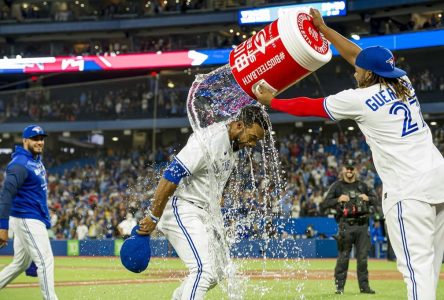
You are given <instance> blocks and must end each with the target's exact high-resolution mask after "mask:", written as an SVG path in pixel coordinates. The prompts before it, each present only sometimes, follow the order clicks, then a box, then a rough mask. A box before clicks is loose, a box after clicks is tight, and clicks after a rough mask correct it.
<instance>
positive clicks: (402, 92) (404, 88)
mask: <svg viewBox="0 0 444 300" xmlns="http://www.w3.org/2000/svg"><path fill="white" fill-rule="evenodd" d="M374 84H379V85H380V88H381V89H382V86H383V85H384V86H386V87H388V88H390V89H392V90H393V91H394V92H395V95H396V97H397V98H398V99H401V101H402V102H405V101H407V99H408V98H409V97H410V96H411V91H410V89H409V88H408V86H409V84H408V83H407V82H406V81H405V80H404V79H402V78H387V77H382V76H379V75H378V74H375V73H373V72H372V74H371V76H370V77H369V78H367V79H366V80H364V82H363V83H362V84H361V87H369V86H372V85H374Z"/></svg>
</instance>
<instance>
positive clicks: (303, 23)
mask: <svg viewBox="0 0 444 300" xmlns="http://www.w3.org/2000/svg"><path fill="white" fill-rule="evenodd" d="M311 20H312V17H311V16H310V15H307V14H305V13H300V14H298V15H297V24H298V27H299V31H300V32H301V34H302V36H303V37H304V39H305V41H306V42H307V44H309V45H310V46H311V47H312V48H313V49H314V50H316V52H318V53H320V54H326V53H327V51H328V49H329V48H328V42H327V40H326V39H323V38H322V37H321V36H320V33H319V32H318V30H317V29H316V27H315V26H314V25H313V23H312V22H311Z"/></svg>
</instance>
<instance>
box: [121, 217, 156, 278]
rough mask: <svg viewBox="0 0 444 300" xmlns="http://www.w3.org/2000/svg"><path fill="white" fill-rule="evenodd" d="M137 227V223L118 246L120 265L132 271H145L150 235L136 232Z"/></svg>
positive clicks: (149, 251) (149, 248)
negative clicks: (120, 246)
mask: <svg viewBox="0 0 444 300" xmlns="http://www.w3.org/2000/svg"><path fill="white" fill-rule="evenodd" d="M138 229H139V225H137V226H135V227H134V228H133V230H132V231H131V236H130V237H129V238H127V239H126V240H125V241H124V242H123V245H122V248H120V261H121V262H122V265H123V266H124V267H125V268H127V269H128V270H130V271H131V272H134V273H140V272H143V271H145V270H146V268H147V267H148V263H149V262H150V259H151V247H150V236H149V235H139V234H137V232H136V230H138Z"/></svg>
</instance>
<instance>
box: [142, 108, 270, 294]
mask: <svg viewBox="0 0 444 300" xmlns="http://www.w3.org/2000/svg"><path fill="white" fill-rule="evenodd" d="M268 124H269V120H268V116H267V115H266V113H265V112H264V111H263V110H262V108H261V107H259V106H245V107H243V108H242V109H241V110H240V112H239V114H238V116H237V118H236V119H235V120H234V121H233V120H231V121H229V122H228V123H226V122H220V123H215V124H213V125H210V126H208V127H206V128H204V129H201V130H200V131H196V132H195V133H193V134H192V135H191V136H190V138H189V140H188V142H187V144H186V145H185V147H184V148H182V150H181V151H180V152H179V153H178V154H177V156H176V157H175V158H174V160H173V162H172V163H171V164H170V165H169V166H168V168H167V170H166V171H165V173H164V174H163V178H162V179H161V180H160V182H159V184H158V186H157V189H156V192H155V195H154V200H153V203H152V205H151V210H150V212H149V216H148V217H146V218H145V219H143V220H142V221H141V222H140V231H138V233H139V234H150V233H151V232H152V231H153V230H154V228H155V227H156V225H158V229H159V230H160V231H162V232H163V233H164V234H165V236H166V238H167V239H168V241H169V242H170V243H171V244H172V245H173V247H174V249H175V250H176V252H177V254H178V255H179V257H180V258H181V260H182V261H183V262H184V263H185V265H186V266H187V267H188V269H189V271H190V273H189V275H188V277H187V278H186V279H185V280H184V281H183V283H182V284H181V285H180V286H179V287H178V288H177V289H176V290H175V291H174V294H173V299H203V298H204V296H205V293H206V292H207V291H208V290H209V289H211V288H212V287H214V286H215V285H216V284H217V282H218V281H219V280H220V279H221V278H219V277H220V275H219V273H218V272H217V271H216V269H217V268H218V266H217V265H216V262H215V261H213V260H214V258H213V257H212V256H211V255H210V247H211V248H214V247H216V248H217V245H212V244H210V243H209V241H210V240H211V241H213V240H214V239H213V238H211V237H210V235H211V234H214V233H213V232H208V231H207V229H206V226H205V225H206V224H205V220H207V219H208V214H209V213H208V212H207V208H208V201H209V200H211V201H212V200H213V199H209V195H211V194H212V193H211V190H212V189H223V188H224V186H225V183H226V182H227V180H228V178H229V176H230V174H231V172H232V170H233V168H234V166H235V163H236V157H237V155H236V152H237V151H238V150H240V149H242V148H245V147H254V146H256V144H257V142H258V141H259V140H262V139H263V138H264V136H265V131H267V130H268ZM203 136H204V137H210V139H209V140H208V139H206V140H205V139H204V138H202V137H203ZM202 140H204V141H205V142H206V145H205V146H206V147H208V149H209V150H208V151H209V152H211V155H212V156H213V157H214V163H215V164H216V167H217V169H218V170H219V171H218V174H217V178H218V180H219V182H217V183H216V186H214V185H213V184H212V183H211V181H210V176H209V171H208V168H211V167H212V166H210V162H209V161H208V159H207V156H206V155H205V152H204V151H203V145H202V144H201V141H202ZM219 194H222V191H220V193H219ZM216 240H217V239H216ZM222 267H224V266H222Z"/></svg>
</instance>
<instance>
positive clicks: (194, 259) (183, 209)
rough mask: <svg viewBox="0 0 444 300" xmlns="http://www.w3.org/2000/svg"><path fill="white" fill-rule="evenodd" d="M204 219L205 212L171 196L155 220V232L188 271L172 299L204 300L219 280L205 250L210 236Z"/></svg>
mask: <svg viewBox="0 0 444 300" xmlns="http://www.w3.org/2000/svg"><path fill="white" fill-rule="evenodd" d="M206 216H208V213H207V212H205V211H204V210H203V209H201V208H199V207H197V206H195V205H194V204H191V203H189V202H187V201H183V200H180V199H177V198H176V197H173V199H172V200H170V201H168V203H167V206H166V207H165V210H164V212H163V215H162V218H161V219H160V221H159V224H158V229H159V230H160V231H162V232H163V233H164V234H165V236H166V238H167V239H168V241H169V242H170V243H171V245H172V246H173V247H174V249H175V250H176V252H177V254H178V255H179V257H180V259H181V260H182V261H183V262H184V263H185V265H186V266H187V267H188V269H189V271H190V273H189V275H188V277H187V278H186V279H185V280H184V281H183V282H182V284H181V285H180V287H178V288H177V289H176V290H175V291H174V294H173V298H172V299H174V300H176V299H180V300H185V299H187V300H190V299H204V296H205V293H206V292H207V291H208V290H210V289H211V288H213V287H214V286H216V284H217V282H218V280H219V277H218V275H217V274H218V273H217V271H216V269H217V266H216V263H215V261H214V258H213V256H212V255H211V251H210V249H209V244H210V234H209V233H208V232H207V230H206V226H205V224H204V220H205V217H206ZM213 240H214V239H211V241H213ZM212 246H213V247H214V246H215V247H216V248H217V247H218V246H217V245H212Z"/></svg>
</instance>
